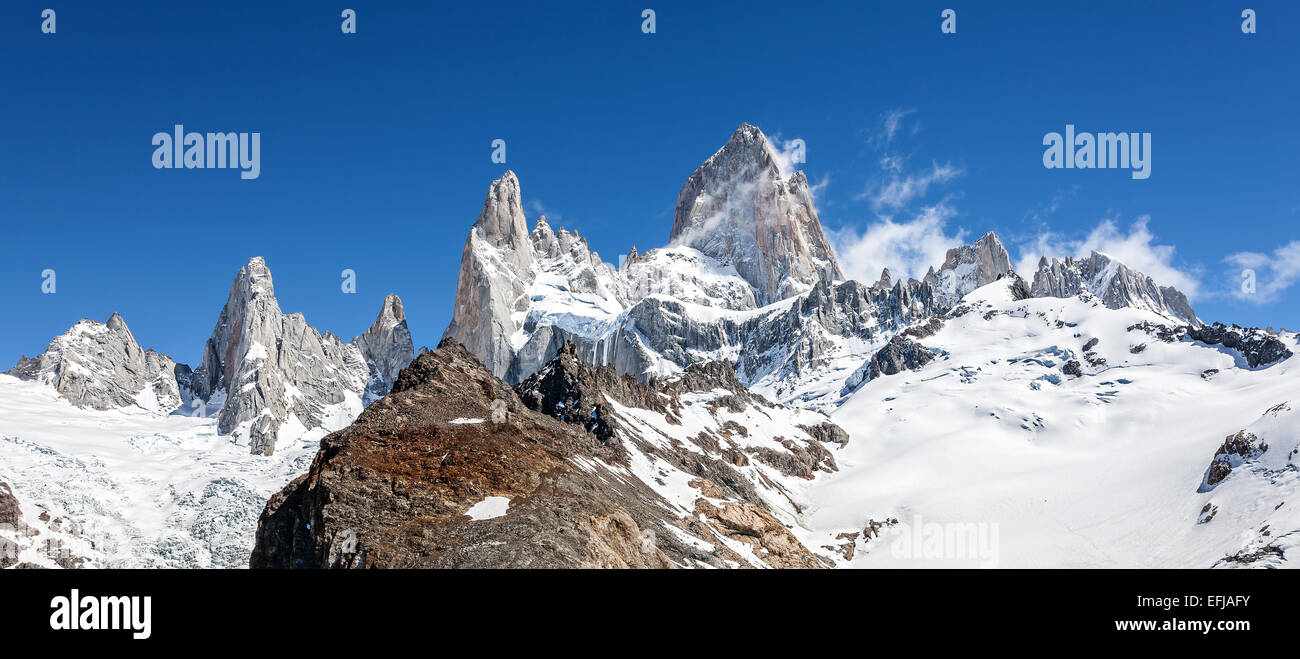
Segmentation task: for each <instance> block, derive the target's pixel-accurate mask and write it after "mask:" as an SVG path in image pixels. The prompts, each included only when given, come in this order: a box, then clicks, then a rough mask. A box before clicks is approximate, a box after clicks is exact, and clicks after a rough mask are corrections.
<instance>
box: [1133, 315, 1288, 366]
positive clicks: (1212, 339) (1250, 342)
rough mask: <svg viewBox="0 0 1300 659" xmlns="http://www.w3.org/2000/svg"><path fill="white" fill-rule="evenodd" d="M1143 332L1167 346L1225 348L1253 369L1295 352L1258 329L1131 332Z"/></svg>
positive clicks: (1148, 327)
mask: <svg viewBox="0 0 1300 659" xmlns="http://www.w3.org/2000/svg"><path fill="white" fill-rule="evenodd" d="M1134 330H1141V331H1143V332H1146V333H1147V334H1150V335H1152V336H1154V337H1156V338H1158V339H1160V340H1161V341H1164V342H1165V343H1173V342H1175V341H1181V340H1183V339H1188V340H1191V341H1200V342H1201V343H1205V344H1207V345H1221V346H1223V347H1225V348H1229V349H1231V350H1234V351H1236V352H1237V353H1238V354H1240V355H1241V356H1242V357H1243V358H1244V359H1245V360H1246V363H1247V365H1249V366H1250V367H1251V368H1258V367H1260V366H1268V365H1270V364H1275V363H1277V362H1280V361H1282V360H1285V359H1290V358H1291V356H1292V354H1293V353H1292V352H1291V350H1290V349H1289V348H1287V347H1286V343H1284V342H1283V341H1282V339H1281V338H1279V337H1278V336H1277V335H1275V334H1272V333H1270V332H1267V331H1265V330H1261V329H1256V328H1244V327H1238V326H1236V325H1231V326H1229V325H1224V324H1223V323H1214V324H1212V325H1197V326H1192V325H1184V326H1181V327H1170V326H1167V325H1160V324H1157V323H1150V322H1145V321H1144V322H1141V323H1138V324H1136V325H1131V326H1129V328H1128V331H1130V332H1132V331H1134Z"/></svg>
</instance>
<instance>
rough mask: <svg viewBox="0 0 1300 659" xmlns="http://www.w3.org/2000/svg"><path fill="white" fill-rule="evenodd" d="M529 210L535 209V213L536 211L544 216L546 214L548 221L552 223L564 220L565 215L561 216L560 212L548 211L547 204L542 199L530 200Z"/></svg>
mask: <svg viewBox="0 0 1300 659" xmlns="http://www.w3.org/2000/svg"><path fill="white" fill-rule="evenodd" d="M528 210H530V211H533V212H534V213H536V214H537V215H539V216H542V215H544V216H546V221H547V223H550V224H554V223H556V222H560V221H562V220H563V219H564V218H563V217H561V216H560V214H559V213H553V212H550V211H547V210H546V206H545V205H543V204H542V202H541V201H540V200H538V199H533V200H530V201H529V202H528Z"/></svg>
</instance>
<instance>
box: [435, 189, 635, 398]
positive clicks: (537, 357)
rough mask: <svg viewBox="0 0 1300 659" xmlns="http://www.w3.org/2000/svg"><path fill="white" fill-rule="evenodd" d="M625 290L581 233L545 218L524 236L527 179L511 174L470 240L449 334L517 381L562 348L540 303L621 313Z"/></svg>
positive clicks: (493, 196)
mask: <svg viewBox="0 0 1300 659" xmlns="http://www.w3.org/2000/svg"><path fill="white" fill-rule="evenodd" d="M525 238H526V239H525ZM624 288H625V286H624V284H623V282H622V281H621V280H620V278H619V274H618V272H617V271H616V270H615V269H614V268H613V266H610V265H609V264H607V263H604V262H602V261H601V260H600V255H599V254H596V253H595V252H593V251H591V247H590V245H588V243H587V239H586V238H583V237H582V236H581V235H579V233H578V232H577V231H570V230H568V229H566V228H564V227H560V229H559V230H558V231H556V230H553V229H552V228H551V224H550V223H549V222H548V221H547V219H546V218H545V217H541V218H539V219H538V220H537V223H536V225H535V226H534V227H533V230H532V232H531V233H524V216H523V207H522V206H521V204H520V198H519V182H518V179H516V178H515V175H514V174H513V173H511V172H507V173H506V175H505V176H504V177H503V178H502V179H501V180H498V181H496V182H494V183H493V184H492V186H491V187H490V189H489V191H488V198H487V201H486V202H485V203H484V206H483V213H482V214H481V215H480V216H479V219H478V221H477V222H475V224H474V227H473V228H472V229H471V230H470V234H469V237H468V238H467V239H466V241H465V249H464V251H463V252H462V254H461V262H460V272H459V275H458V279H457V283H456V306H455V309H454V311H453V313H452V320H451V323H450V324H449V325H448V327H447V331H446V332H445V333H444V334H443V336H444V337H447V338H452V339H455V340H456V341H459V342H460V343H462V344H464V345H465V347H466V348H468V349H469V350H470V352H472V353H473V354H474V355H475V356H477V357H478V358H479V359H480V360H481V361H482V362H483V363H484V365H486V366H487V367H488V368H489V369H491V370H492V372H493V374H495V375H497V376H498V377H509V378H510V379H511V381H512V382H513V381H516V380H517V379H518V377H522V376H523V375H527V374H528V373H531V372H532V369H535V368H536V367H537V366H540V364H541V363H542V361H544V360H545V359H547V358H549V356H550V355H553V354H554V350H555V347H556V346H558V343H553V342H552V341H551V333H550V329H549V327H550V323H551V322H553V320H552V319H551V318H549V317H547V316H546V315H545V312H544V311H538V310H537V309H536V308H534V307H532V302H533V301H537V300H546V301H547V302H548V303H552V307H554V306H555V305H557V304H563V305H567V304H570V303H572V304H573V305H574V306H580V307H587V308H588V309H589V310H593V311H594V312H595V313H597V314H600V315H616V314H617V313H619V312H621V311H622V310H623V309H624V308H625V306H626V299H625V295H624ZM597 301H598V302H597ZM593 302H597V304H595V305H593V304H592V303H593ZM579 324H580V323H579ZM539 329H540V330H541V331H540V332H538V331H537V330H539ZM521 353H522V354H523V355H524V356H523V357H519V355H520V354H521ZM521 360H522V361H521ZM519 373H522V375H519V376H516V375H512V374H519Z"/></svg>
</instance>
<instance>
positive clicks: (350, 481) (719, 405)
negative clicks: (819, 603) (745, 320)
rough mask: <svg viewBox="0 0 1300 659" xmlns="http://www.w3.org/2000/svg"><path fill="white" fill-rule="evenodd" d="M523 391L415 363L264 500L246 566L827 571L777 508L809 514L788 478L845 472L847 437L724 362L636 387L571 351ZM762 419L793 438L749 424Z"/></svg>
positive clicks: (426, 358) (441, 357) (447, 357)
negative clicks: (841, 464) (753, 390)
mask: <svg viewBox="0 0 1300 659" xmlns="http://www.w3.org/2000/svg"><path fill="white" fill-rule="evenodd" d="M728 384H730V386H731V387H732V388H733V389H734V390H732V389H727V388H726V387H727V385H728ZM518 389H519V391H518V392H516V390H515V389H512V388H511V387H510V386H509V385H507V384H506V383H505V382H504V381H502V380H501V379H499V378H497V377H496V376H494V375H493V374H492V372H491V371H490V370H489V369H487V368H486V367H485V366H484V365H483V364H481V363H480V362H479V361H478V360H477V359H476V358H475V357H474V356H473V355H472V354H471V353H470V352H469V351H467V350H466V349H465V348H464V347H463V346H461V345H460V344H459V343H457V342H455V341H452V340H444V341H443V343H442V344H441V345H440V346H439V347H438V349H437V350H434V351H425V352H422V353H421V354H420V355H419V356H418V357H417V358H416V360H415V361H414V362H413V363H412V364H411V365H410V366H408V367H407V368H406V369H404V370H403V371H402V373H401V375H400V376H399V377H398V380H397V383H396V384H395V385H394V386H393V389H392V391H391V392H390V393H389V394H388V395H387V396H385V397H384V398H383V399H382V400H380V401H378V402H376V403H375V404H373V405H371V406H370V407H369V408H367V409H366V410H365V411H364V412H363V413H362V414H361V416H360V417H358V419H357V421H356V422H355V423H354V424H353V425H352V426H350V427H348V428H345V429H343V430H341V431H339V432H336V433H334V434H332V435H329V436H327V437H326V438H325V439H324V440H322V442H321V450H320V453H319V454H318V455H317V457H316V459H315V461H314V462H313V464H312V468H311V470H310V472H309V473H308V474H306V475H305V476H302V477H301V478H299V479H297V480H295V481H294V482H293V483H291V484H290V485H289V486H288V487H286V488H285V489H284V490H283V491H282V492H280V493H279V494H277V495H275V496H274V497H272V499H271V500H270V501H269V502H268V503H267V506H266V510H265V511H264V512H263V514H262V518H261V520H260V522H259V525H258V531H257V543H256V546H255V548H254V550H253V553H252V556H251V559H250V565H251V566H252V567H254V568H292V567H336V568H363V567H366V568H415V567H418V568H450V567H483V568H491V567H519V568H523V567H531V568H545V567H552V568H557V567H570V568H571V567H582V568H595V567H639V568H667V567H695V566H712V567H740V566H755V567H760V566H779V567H823V566H829V565H830V564H831V560H830V559H828V558H826V557H824V556H820V555H818V554H816V553H814V552H813V551H810V550H809V549H807V548H806V547H805V545H804V544H803V543H802V542H800V540H799V538H798V537H797V536H796V534H795V533H792V531H791V529H790V528H789V527H788V526H787V525H788V524H790V520H791V515H790V512H789V511H788V510H786V511H781V510H779V507H778V505H777V503H778V502H779V504H782V505H784V506H787V507H789V506H792V505H793V506H796V507H797V506H798V503H797V502H796V501H795V496H794V494H793V493H792V492H791V491H790V488H788V487H786V486H784V485H783V484H782V483H781V481H782V480H783V479H785V478H787V477H788V478H792V479H804V478H811V477H813V476H814V475H815V473H816V472H817V471H826V470H831V469H834V460H833V458H832V457H831V455H830V452H829V450H828V449H827V448H826V446H824V445H823V441H824V440H829V441H831V442H843V441H847V435H846V434H845V433H844V432H843V431H842V430H840V429H838V428H837V427H835V426H833V425H832V424H830V423H829V421H828V420H826V418H825V417H824V416H822V415H818V414H816V413H812V412H806V411H801V410H790V411H788V414H783V410H784V409H785V408H780V407H779V406H775V405H772V404H771V403H767V402H766V401H761V400H758V399H755V398H753V397H752V396H751V395H750V394H749V393H748V392H745V390H744V388H743V387H741V386H740V385H739V383H738V381H736V380H735V376H734V373H730V369H729V368H728V367H726V366H725V365H719V366H716V367H712V368H711V369H710V368H703V367H701V368H699V369H694V370H692V371H691V372H689V373H687V374H685V375H684V376H683V377H682V378H679V379H674V380H672V381H667V382H663V383H643V382H637V381H636V380H635V379H633V378H630V377H626V376H620V375H618V374H617V373H615V372H614V371H613V369H611V368H608V367H606V368H603V369H593V368H591V367H590V366H588V365H586V364H585V363H583V362H582V360H580V359H579V358H578V356H577V352H576V348H575V347H573V346H567V347H564V348H563V349H562V350H561V352H560V354H559V356H558V357H557V358H556V359H555V360H553V361H552V362H550V363H548V364H547V365H546V367H544V368H543V369H542V370H541V371H539V373H538V374H536V375H535V376H534V377H532V378H529V379H528V380H527V381H526V382H524V383H521V385H520V386H519V388H518ZM760 407H761V408H762V409H763V410H766V414H767V415H768V418H767V419H766V421H767V424H768V425H769V426H770V427H773V428H776V429H779V430H781V431H782V432H783V433H784V434H783V435H782V436H780V437H765V436H763V433H764V431H765V429H763V428H759V427H758V426H757V424H753V425H754V427H746V426H745V425H742V424H741V423H740V422H739V421H738V419H744V418H746V417H745V416H744V415H748V414H753V413H754V411H755V410H756V409H758V408H760ZM674 426H676V427H675V428H674ZM801 426H802V427H803V428H806V429H801ZM660 429H662V430H665V431H666V432H660ZM688 442H689V443H691V446H690V447H689V448H688V447H687V446H686V444H687V443H688ZM832 446H834V444H832ZM758 464H763V465H765V467H763V468H762V470H760V468H759V467H758V466H757V465H758ZM761 474H766V477H763V476H762V475H761ZM774 511H776V512H774ZM779 517H784V518H785V519H784V520H783V519H781V518H779Z"/></svg>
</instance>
